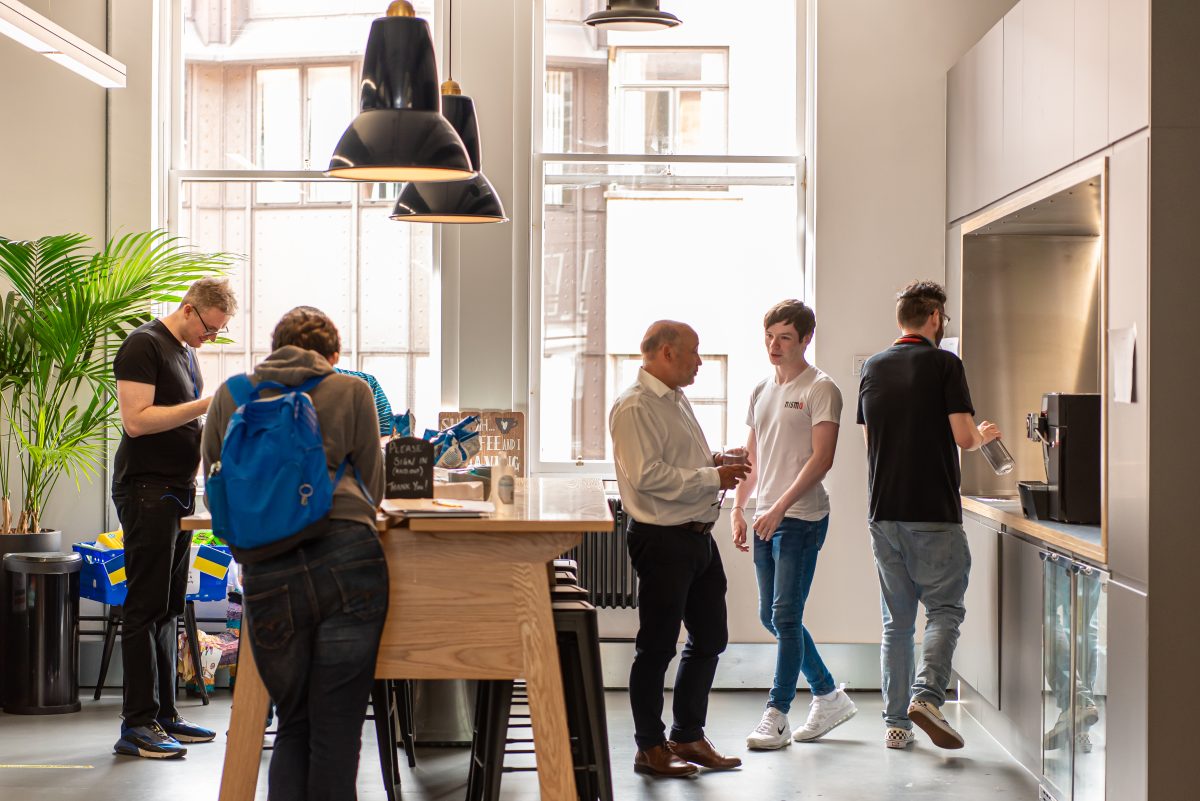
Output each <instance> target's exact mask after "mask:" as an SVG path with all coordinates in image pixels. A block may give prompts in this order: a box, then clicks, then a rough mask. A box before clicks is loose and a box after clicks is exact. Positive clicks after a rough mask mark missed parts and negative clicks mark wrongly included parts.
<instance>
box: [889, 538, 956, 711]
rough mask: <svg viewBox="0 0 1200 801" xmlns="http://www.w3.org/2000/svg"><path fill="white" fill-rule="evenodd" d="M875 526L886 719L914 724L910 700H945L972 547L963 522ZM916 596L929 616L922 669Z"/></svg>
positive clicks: (938, 701)
mask: <svg viewBox="0 0 1200 801" xmlns="http://www.w3.org/2000/svg"><path fill="white" fill-rule="evenodd" d="M869 526H870V529H871V548H872V550H873V551H874V552H875V567H876V569H877V570H878V572H879V590H880V593H879V600H880V608H881V610H882V612H883V646H882V648H881V650H880V660H879V661H880V667H881V668H882V671H883V700H884V710H883V719H884V722H885V723H886V724H887V725H888V726H894V727H896V728H901V729H911V728H912V721H910V720H909V719H908V704H909V701H910V700H916V699H920V700H924V701H929V702H931V703H933V704H934V705H935V706H938V707H940V706H941V705H942V704H944V703H945V702H946V685H947V684H948V683H949V682H950V661H951V659H953V657H954V648H955V646H956V645H958V629H959V626H961V625H962V622H963V618H964V617H966V609H965V608H964V607H963V597H964V596H965V595H966V592H967V578H968V576H969V575H970V572H971V553H970V550H969V549H968V548H967V535H966V533H965V532H964V531H963V527H962V524H961V523H898V522H893V521H876V522H873V523H869ZM918 602H920V603H922V604H924V605H925V617H926V622H925V642H924V646H923V648H922V654H921V669H920V671H919V672H917V670H916V668H915V665H914V662H915V659H914V655H913V651H914V648H913V635H914V634H915V633H916V622H917V603H918Z"/></svg>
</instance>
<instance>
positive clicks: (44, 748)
mask: <svg viewBox="0 0 1200 801" xmlns="http://www.w3.org/2000/svg"><path fill="white" fill-rule="evenodd" d="M765 697H766V694H765V693H764V692H759V691H754V692H750V691H736V692H734V691H725V692H714V693H713V696H712V701H711V704H710V709H709V724H710V725H709V727H708V734H709V736H710V738H711V739H712V740H713V741H714V742H715V743H716V744H717V746H718V747H719V748H720V749H722V750H724V751H726V752H727V753H735V754H738V755H740V756H741V757H742V758H743V760H744V765H743V767H742V768H741V770H737V771H731V772H728V773H709V772H704V771H702V772H701V774H700V775H699V776H697V777H693V778H689V779H673V780H655V779H649V778H645V777H643V776H640V775H638V774H635V773H634V772H633V771H632V770H631V765H632V763H633V753H634V746H633V741H632V735H631V732H632V728H633V727H632V721H631V719H630V715H629V704H628V697H627V696H626V694H625V693H623V692H610V693H608V697H607V704H608V723H609V737H610V745H611V753H612V759H613V781H614V784H615V789H616V798H617V799H619V801H624V800H625V799H655V801H692V800H693V799H704V800H705V801H707V800H709V799H712V800H713V801H716V800H717V799H721V801H725V800H726V799H739V798H740V799H742V800H743V801H783V800H784V799H787V800H789V801H790V800H791V799H818V798H819V799H824V800H825V801H867V800H868V799H870V801H879V800H880V799H914V800H917V799H919V800H920V801H937V800H939V799H971V800H972V801H974V799H997V800H998V801H1009V800H1010V799H1011V800H1015V799H1021V800H1022V801H1033V799H1036V798H1037V788H1036V785H1035V784H1034V782H1033V779H1032V778H1031V777H1030V776H1029V774H1028V773H1027V772H1025V770H1023V769H1022V768H1021V767H1020V766H1019V765H1017V763H1016V762H1015V761H1014V760H1013V759H1012V758H1011V757H1010V756H1009V755H1008V754H1007V753H1005V752H1004V751H1003V750H1002V749H1001V748H1000V747H999V746H998V745H997V744H996V743H995V741H993V740H992V739H991V738H990V737H989V736H988V735H987V734H986V732H984V731H983V729H982V728H980V726H979V725H978V724H977V723H976V722H975V721H974V720H973V719H972V718H970V717H969V716H968V715H966V714H965V713H962V712H961V711H960V710H959V709H958V708H957V707H956V706H955V705H953V704H950V705H947V707H946V710H945V711H946V712H947V717H948V718H949V719H950V720H951V722H952V723H953V724H954V725H955V726H956V727H958V728H959V730H960V731H961V732H962V733H963V736H964V737H965V738H966V741H967V746H966V748H964V749H963V750H961V751H958V752H951V751H942V750H940V749H938V748H936V747H934V746H933V745H932V744H931V743H930V742H929V740H928V738H926V737H924V736H923V735H921V734H920V733H918V737H919V740H918V742H917V744H916V745H915V746H913V747H911V748H910V749H909V750H907V751H890V750H888V749H886V748H884V747H883V740H882V736H883V725H882V723H881V721H880V717H879V715H880V710H881V708H882V705H881V702H880V699H879V694H878V693H875V692H871V693H865V692H863V693H854V694H853V695H852V697H853V698H854V701H855V703H856V704H858V707H859V713H858V716H857V717H856V718H854V719H853V720H851V721H850V722H849V723H847V724H845V725H843V726H842V727H840V728H838V729H837V730H836V731H834V732H833V733H832V734H831V735H830V736H829V737H828V738H827V739H825V740H823V741H821V742H818V743H809V744H799V743H793V744H792V745H791V746H789V747H788V748H785V749H783V750H781V751H768V752H747V751H746V750H745V739H744V738H745V736H746V734H747V733H748V732H749V731H750V730H751V729H752V728H753V727H754V725H755V724H757V723H758V718H759V716H760V714H761V711H762V704H763V702H764V701H765ZM229 705H230V696H229V693H228V692H225V691H219V692H218V693H217V695H216V697H215V698H214V701H213V703H212V704H211V705H210V706H207V707H203V706H201V705H200V703H199V701H194V700H192V699H186V700H184V699H181V701H180V709H181V711H182V713H183V714H184V715H185V716H187V717H188V718H190V719H191V720H194V721H195V722H197V723H201V724H204V725H208V726H211V727H212V728H214V729H217V730H218V731H222V732H223V731H224V729H225V727H226V724H227V722H228V719H229ZM667 708H668V709H669V708H670V702H669V699H668V704H667ZM806 711H807V709H806V707H805V706H804V705H803V696H802V697H801V699H798V701H797V705H796V707H795V708H794V710H793V716H794V718H796V719H794V720H793V721H792V724H793V726H795V725H799V724H800V723H802V722H803V717H804V715H805V714H806ZM119 712H120V699H119V697H118V696H117V695H116V694H113V693H110V694H107V695H105V696H104V697H103V698H102V699H101V700H100V701H92V700H91V697H90V695H88V696H87V697H86V700H84V702H83V711H82V712H80V713H78V714H74V715H53V716H47V717H25V716H16V715H4V714H0V799H4V801H52V800H54V801H57V799H86V801H150V799H154V801H193V799H195V801H201V800H203V801H214V800H215V799H216V798H217V788H218V786H219V782H220V771H221V759H222V755H223V746H222V743H223V741H224V736H223V735H221V736H218V738H217V742H215V743H211V744H204V745H194V746H190V748H189V752H188V756H187V757H186V758H185V759H182V760H174V761H171V762H156V761H151V760H144V759H135V758H130V757H117V756H113V755H112V753H111V749H112V744H113V743H114V742H115V741H116V739H117V736H118V714H119ZM376 753H377V752H376V750H375V736H374V729H373V727H372V726H371V725H370V724H368V725H367V726H366V727H365V728H364V734H363V750H362V755H363V756H362V761H361V764H360V769H359V783H358V787H359V798H360V799H363V801H381V800H382V799H384V798H386V796H385V795H384V792H383V786H382V783H381V780H380V773H379V762H378V759H377V757H376ZM269 758H270V757H269V752H265V753H264V770H263V771H262V772H261V774H260V783H259V794H258V797H259V798H263V799H265V798H266V778H265V777H266V770H265V765H266V760H267V759H269ZM521 758H522V757H510V759H509V764H521V763H520V762H519V761H518V760H520V759H521ZM417 759H418V762H417V767H416V768H415V769H412V770H410V769H409V768H408V766H407V764H405V765H403V766H402V768H401V775H402V781H403V787H402V797H403V799H405V801H452V800H453V801H457V800H458V799H462V798H464V796H465V791H466V763H467V752H466V749H446V748H418V750H417ZM33 766H36V767H33ZM537 798H538V791H537V779H536V776H535V775H534V774H532V773H515V774H506V775H505V777H504V781H503V788H502V792H501V799H502V800H503V801H535V799H537Z"/></svg>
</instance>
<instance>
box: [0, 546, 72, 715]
mask: <svg viewBox="0 0 1200 801" xmlns="http://www.w3.org/2000/svg"><path fill="white" fill-rule="evenodd" d="M61 546H62V532H61V531H42V532H40V533H38V534H0V643H2V642H7V640H6V639H5V636H4V635H5V627H6V626H7V625H8V574H7V573H6V572H5V571H4V569H3V564H4V557H5V555H6V554H10V553H46V552H48V551H59V550H60V549H61ZM4 671H5V667H4V649H3V648H0V706H3V704H4Z"/></svg>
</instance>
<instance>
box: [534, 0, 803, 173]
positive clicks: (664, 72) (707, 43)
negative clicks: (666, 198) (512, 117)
mask: <svg viewBox="0 0 1200 801" xmlns="http://www.w3.org/2000/svg"><path fill="white" fill-rule="evenodd" d="M564 5H565V4H564V3H559V2H548V3H547V4H546V19H545V28H544V37H543V49H544V51H545V69H546V70H547V71H548V73H549V74H553V73H555V72H563V73H567V74H569V75H570V76H571V84H570V104H571V109H572V111H571V116H572V118H573V119H574V120H575V121H576V125H574V126H571V127H568V128H566V129H564V128H562V127H561V126H559V127H554V126H551V125H547V126H546V132H545V133H546V135H545V136H544V138H543V144H542V150H543V152H546V153H558V152H566V153H608V152H612V153H619V152H628V153H663V152H672V151H666V150H661V149H651V148H648V147H645V146H644V144H645V137H644V136H643V135H642V134H641V133H640V132H641V131H645V130H647V129H646V128H645V126H644V125H643V124H642V123H644V122H645V120H644V119H643V118H642V116H641V115H643V114H644V113H645V107H644V106H643V105H640V103H641V101H639V100H631V99H630V98H629V96H628V93H629V92H630V91H632V90H634V89H645V88H649V87H651V86H653V87H654V88H659V89H667V90H670V91H672V92H673V93H675V92H677V91H678V90H679V89H685V88H699V87H701V86H704V87H706V88H712V89H728V97H727V98H725V99H724V100H720V101H718V100H717V99H715V98H714V99H712V101H711V102H712V105H711V106H706V103H708V102H709V101H708V99H705V100H702V101H701V104H700V110H701V115H700V118H701V119H702V121H703V123H704V125H705V126H713V127H714V129H715V130H717V131H719V132H721V135H720V136H719V137H717V136H716V135H715V134H714V135H711V136H710V135H709V134H707V133H706V134H705V136H703V137H698V138H695V137H694V138H693V143H692V144H688V145H687V148H688V149H683V148H684V147H685V145H684V144H683V143H682V142H677V143H675V144H676V147H675V150H674V151H673V152H676V153H689V154H698V153H701V152H702V150H701V148H704V149H705V151H704V152H708V153H711V154H714V155H716V154H724V153H727V152H728V153H737V154H746V155H764V154H771V155H789V154H794V153H796V152H797V151H798V148H797V142H798V139H799V137H798V135H797V133H798V131H797V119H798V117H800V116H802V115H801V114H800V113H798V112H801V111H802V109H799V108H798V106H797V102H796V101H797V85H796V58H797V52H798V51H797V43H796V7H797V5H799V4H798V3H797V2H796V0H760V2H757V3H755V4H754V8H755V12H756V13H755V14H736V13H733V14H731V13H730V8H731V6H730V5H729V3H728V2H725V0H690V2H688V3H687V4H686V6H687V7H686V8H685V9H683V10H682V11H680V12H679V13H680V14H681V15H683V16H684V17H685V24H684V25H681V26H680V27H678V28H675V29H672V30H669V31H663V32H639V33H629V32H621V31H609V32H607V33H603V34H600V33H598V32H597V31H595V30H593V29H591V28H588V27H587V26H585V25H584V24H583V22H582V20H583V17H584V16H585V13H586V11H585V12H584V13H580V14H578V15H574V14H569V13H566V12H565V10H564ZM583 5H585V6H586V5H591V6H594V7H597V8H600V7H603V3H602V2H601V3H591V4H587V3H585V4H583ZM800 7H801V8H803V6H802V5H801V6H800ZM764 19H767V20H770V24H769V25H764V24H763V23H762V20H764ZM544 86H545V95H544V102H543V107H544V108H545V110H546V114H547V119H548V120H549V119H551V115H552V114H560V113H561V109H562V107H563V103H564V101H563V83H562V81H561V80H559V79H555V80H553V81H551V80H547V81H545V82H544ZM672 97H675V98H677V97H678V95H676V94H673V95H672ZM631 102H632V103H634V105H633V106H630V105H629V104H630V103H631ZM610 104H612V107H611V109H610ZM552 109H553V111H552ZM639 109H640V110H639ZM718 112H719V113H720V116H721V119H720V120H718V119H717V114H718ZM631 114H632V117H629V115H631ZM671 114H672V119H674V118H675V117H676V116H677V114H678V109H672V110H671ZM710 115H711V116H710ZM617 117H625V118H626V119H621V120H618V119H616V118H617ZM610 118H612V119H610ZM718 122H719V124H718ZM631 129H632V130H635V131H638V132H639V133H637V134H636V135H634V136H633V137H632V138H630V137H629V131H630V130H631ZM560 133H561V134H562V136H563V138H565V140H566V141H565V142H564V141H562V140H561V139H560V138H559V134H560ZM685 138H686V137H685ZM659 139H661V137H660V138H659ZM652 141H658V140H652ZM721 144H723V145H724V146H721V147H718V145H721ZM693 148H694V149H693ZM709 148H711V149H709Z"/></svg>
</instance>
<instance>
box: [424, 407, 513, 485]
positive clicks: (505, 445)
mask: <svg viewBox="0 0 1200 801" xmlns="http://www.w3.org/2000/svg"><path fill="white" fill-rule="evenodd" d="M467 415H475V416H476V417H478V418H479V453H477V454H476V455H475V456H473V457H471V458H470V459H469V460H467V464H469V465H476V464H479V465H494V464H497V463H498V462H499V460H500V457H501V456H506V457H508V461H509V464H511V465H512V466H513V472H515V473H516V474H517V476H518V477H524V476H525V413H524V412H507V411H459V412H442V413H441V414H439V415H438V428H446V427H447V426H452V425H454V424H455V423H457V422H458V421H459V420H462V419H463V418H464V417H466V416H467Z"/></svg>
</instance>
